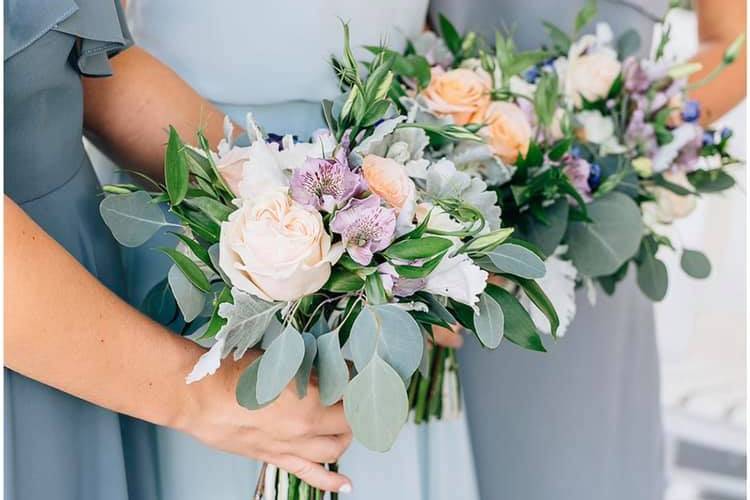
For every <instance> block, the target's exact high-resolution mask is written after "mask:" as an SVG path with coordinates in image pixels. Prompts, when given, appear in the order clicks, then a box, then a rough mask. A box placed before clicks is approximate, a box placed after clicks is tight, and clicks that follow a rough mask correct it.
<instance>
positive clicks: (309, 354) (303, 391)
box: [294, 332, 318, 398]
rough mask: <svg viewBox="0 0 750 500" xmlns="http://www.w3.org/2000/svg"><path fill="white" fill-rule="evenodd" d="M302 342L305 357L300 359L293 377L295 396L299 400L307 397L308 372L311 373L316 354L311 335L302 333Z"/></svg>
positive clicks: (315, 342)
mask: <svg viewBox="0 0 750 500" xmlns="http://www.w3.org/2000/svg"><path fill="white" fill-rule="evenodd" d="M302 341H303V342H304V343H305V355H304V356H303V357H302V363H301V364H300V366H299V370H297V374H296V375H295V376H294V382H295V384H296V386H297V395H298V396H299V397H300V398H304V397H305V396H307V385H308V383H309V382H310V372H312V367H313V362H314V361H315V356H316V354H317V352H318V343H317V341H316V339H315V337H314V336H313V335H312V334H311V333H307V332H302Z"/></svg>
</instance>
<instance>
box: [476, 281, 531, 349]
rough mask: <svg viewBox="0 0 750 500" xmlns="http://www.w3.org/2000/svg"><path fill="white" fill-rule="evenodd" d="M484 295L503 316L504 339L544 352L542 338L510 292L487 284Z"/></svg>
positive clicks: (529, 317)
mask: <svg viewBox="0 0 750 500" xmlns="http://www.w3.org/2000/svg"><path fill="white" fill-rule="evenodd" d="M485 293H486V294H487V295H489V296H491V297H492V298H493V299H495V301H496V302H497V303H498V304H500V308H501V309H502V310H503V316H504V321H503V323H504V327H505V330H504V338H506V339H508V340H509V341H510V342H512V343H514V344H516V345H517V346H519V347H523V348H524V349H529V350H531V351H540V352H545V351H546V349H545V348H544V344H543V343H542V338H541V336H540V335H539V331H538V330H537V328H536V326H535V325H534V321H533V320H532V319H531V316H529V313H528V311H527V310H526V309H524V307H523V306H522V305H521V303H520V302H518V299H516V297H514V296H513V295H512V294H511V293H510V292H508V291H507V290H505V289H503V288H502V287H499V286H497V285H492V284H488V285H487V288H485Z"/></svg>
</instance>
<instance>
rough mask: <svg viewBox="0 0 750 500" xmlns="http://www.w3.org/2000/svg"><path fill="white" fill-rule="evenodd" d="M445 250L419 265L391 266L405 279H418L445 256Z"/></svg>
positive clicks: (433, 268) (432, 268)
mask: <svg viewBox="0 0 750 500" xmlns="http://www.w3.org/2000/svg"><path fill="white" fill-rule="evenodd" d="M445 253H446V252H445V251H443V252H441V253H439V254H438V255H436V256H435V257H433V258H431V259H430V260H428V261H426V262H424V263H423V264H422V265H421V266H400V265H395V266H393V267H394V269H395V270H396V272H397V273H398V275H399V276H400V277H402V278H407V279H419V278H424V277H426V276H428V275H429V274H430V273H432V271H434V270H435V268H436V267H437V266H438V264H440V261H442V260H443V257H444V256H445Z"/></svg>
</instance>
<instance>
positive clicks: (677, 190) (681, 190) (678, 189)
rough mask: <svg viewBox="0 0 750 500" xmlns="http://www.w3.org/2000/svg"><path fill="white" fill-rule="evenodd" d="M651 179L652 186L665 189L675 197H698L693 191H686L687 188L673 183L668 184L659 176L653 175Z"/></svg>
mask: <svg viewBox="0 0 750 500" xmlns="http://www.w3.org/2000/svg"><path fill="white" fill-rule="evenodd" d="M651 178H652V179H653V181H654V184H656V185H657V186H660V187H663V188H664V189H667V190H669V191H671V192H673V193H674V194H676V195H679V196H690V195H695V196H698V194H697V193H695V192H694V191H691V190H690V189H688V188H686V187H684V186H681V185H679V184H675V183H674V182H669V181H668V180H667V179H665V178H664V176H663V175H661V174H657V175H654V176H652V177H651Z"/></svg>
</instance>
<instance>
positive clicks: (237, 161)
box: [214, 147, 250, 194]
mask: <svg viewBox="0 0 750 500" xmlns="http://www.w3.org/2000/svg"><path fill="white" fill-rule="evenodd" d="M248 160H250V148H249V147H248V148H239V147H234V148H231V149H226V150H222V149H221V148H220V149H219V154H218V155H216V156H215V158H214V162H215V163H216V169H217V170H218V171H219V174H221V177H222V178H223V179H224V182H226V183H227V186H229V189H231V190H232V192H233V193H234V194H239V192H240V183H241V182H242V175H243V169H244V165H245V163H247V161H248Z"/></svg>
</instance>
